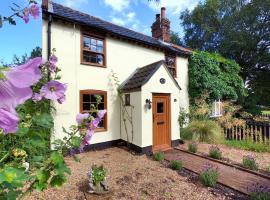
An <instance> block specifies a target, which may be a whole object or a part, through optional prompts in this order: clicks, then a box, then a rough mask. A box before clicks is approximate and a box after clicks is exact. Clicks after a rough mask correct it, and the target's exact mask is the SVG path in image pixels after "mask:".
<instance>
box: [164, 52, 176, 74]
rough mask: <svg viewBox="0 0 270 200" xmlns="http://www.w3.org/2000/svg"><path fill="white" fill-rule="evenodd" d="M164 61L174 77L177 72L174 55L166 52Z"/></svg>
mask: <svg viewBox="0 0 270 200" xmlns="http://www.w3.org/2000/svg"><path fill="white" fill-rule="evenodd" d="M165 61H166V64H167V65H168V68H169V70H170V72H171V74H172V75H173V77H174V78H176V74H177V71H176V56H175V55H169V54H166V55H165Z"/></svg>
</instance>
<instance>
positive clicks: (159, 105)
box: [157, 102, 164, 113]
mask: <svg viewBox="0 0 270 200" xmlns="http://www.w3.org/2000/svg"><path fill="white" fill-rule="evenodd" d="M163 111H164V103H163V102H159V103H157V113H163Z"/></svg>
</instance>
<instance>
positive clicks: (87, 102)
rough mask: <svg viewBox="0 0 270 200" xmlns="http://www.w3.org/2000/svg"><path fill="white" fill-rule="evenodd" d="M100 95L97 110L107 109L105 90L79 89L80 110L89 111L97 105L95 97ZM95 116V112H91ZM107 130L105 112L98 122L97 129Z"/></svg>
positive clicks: (82, 111)
mask: <svg viewBox="0 0 270 200" xmlns="http://www.w3.org/2000/svg"><path fill="white" fill-rule="evenodd" d="M98 96H100V97H101V102H100V103H99V104H98V109H99V110H104V109H106V110H107V92H106V91H101V90H81V91H80V112H81V113H91V112H93V107H97V98H98ZM92 115H93V116H94V117H96V116H95V115H96V113H92ZM105 130H107V114H106V115H105V116H104V118H103V120H102V121H101V122H100V123H99V125H98V128H97V131H105Z"/></svg>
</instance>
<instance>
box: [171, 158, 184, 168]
mask: <svg viewBox="0 0 270 200" xmlns="http://www.w3.org/2000/svg"><path fill="white" fill-rule="evenodd" d="M170 168H171V169H173V170H182V169H183V163H182V161H180V160H172V161H171V163H170Z"/></svg>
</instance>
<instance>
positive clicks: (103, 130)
mask: <svg viewBox="0 0 270 200" xmlns="http://www.w3.org/2000/svg"><path fill="white" fill-rule="evenodd" d="M106 131H107V128H97V129H95V132H96V133H98V132H106Z"/></svg>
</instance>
